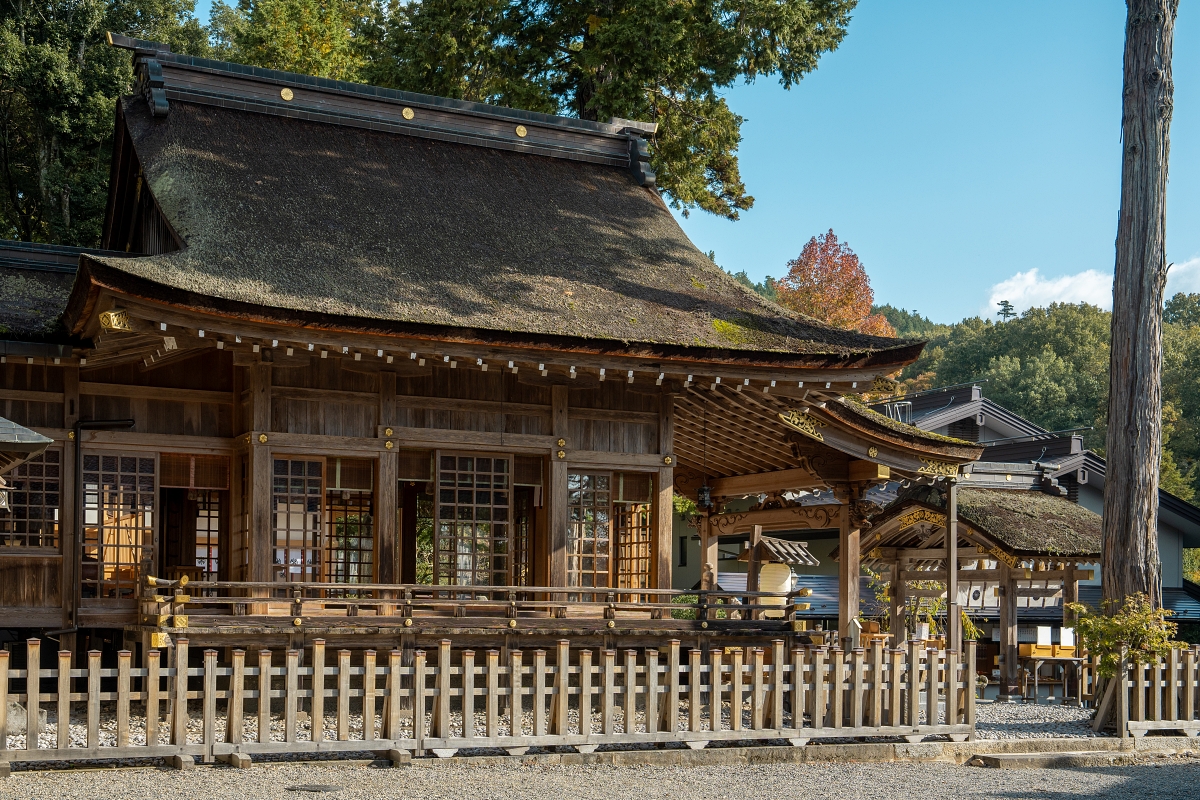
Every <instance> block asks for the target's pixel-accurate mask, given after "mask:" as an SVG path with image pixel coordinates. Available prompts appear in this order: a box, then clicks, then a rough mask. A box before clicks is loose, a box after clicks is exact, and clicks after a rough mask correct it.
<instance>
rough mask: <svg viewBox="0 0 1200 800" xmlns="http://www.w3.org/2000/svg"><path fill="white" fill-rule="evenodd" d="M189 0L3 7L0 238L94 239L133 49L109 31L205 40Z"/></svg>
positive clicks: (82, 0) (176, 41)
mask: <svg viewBox="0 0 1200 800" xmlns="http://www.w3.org/2000/svg"><path fill="white" fill-rule="evenodd" d="M192 9H193V5H192V3H191V2H189V1H188V0H110V2H103V1H102V0H70V1H68V0H35V1H34V2H21V3H12V2H8V3H4V4H3V5H0V181H2V182H3V186H2V187H0V224H3V228H4V229H3V231H2V232H0V236H3V237H4V238H10V239H21V240H24V241H41V242H56V243H62V244H72V245H96V244H98V243H99V240H100V229H101V226H102V224H103V218H104V209H105V205H106V203H107V199H108V172H109V156H110V152H111V140H112V133H113V125H114V110H115V107H116V105H115V104H116V99H117V97H119V96H120V95H122V94H124V93H127V92H128V91H129V90H130V87H131V81H132V72H131V70H130V67H129V54H128V53H126V52H124V51H120V50H116V49H114V48H112V47H109V46H108V45H107V44H106V41H105V33H106V31H110V30H111V31H117V32H119V33H127V34H129V35H131V36H136V37H138V38H144V39H157V40H159V41H164V42H168V43H170V44H171V46H172V48H174V49H175V50H177V51H178V52H196V51H197V49H203V48H205V47H207V41H206V40H207V34H206V33H205V32H204V30H203V29H202V28H201V26H200V25H199V23H198V22H197V21H196V19H195V18H194V17H193V16H192Z"/></svg>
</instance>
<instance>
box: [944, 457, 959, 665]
mask: <svg viewBox="0 0 1200 800" xmlns="http://www.w3.org/2000/svg"><path fill="white" fill-rule="evenodd" d="M948 483H949V485H948V486H947V487H946V538H945V546H946V647H947V648H948V649H950V650H961V649H962V609H961V608H960V607H959V605H958V483H956V482H955V481H954V480H953V479H951V480H950V481H948Z"/></svg>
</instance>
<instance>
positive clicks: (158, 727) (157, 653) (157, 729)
mask: <svg viewBox="0 0 1200 800" xmlns="http://www.w3.org/2000/svg"><path fill="white" fill-rule="evenodd" d="M161 705H162V651H161V650H158V649H157V648H154V649H151V650H150V652H148V653H146V745H147V746H148V747H153V746H155V745H157V744H158V739H159V736H161V735H162V724H161V722H162V716H161V715H160V713H159V710H160V708H161Z"/></svg>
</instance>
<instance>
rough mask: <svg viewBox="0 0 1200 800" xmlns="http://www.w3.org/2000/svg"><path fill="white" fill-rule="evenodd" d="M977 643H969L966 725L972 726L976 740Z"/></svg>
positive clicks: (972, 734)
mask: <svg viewBox="0 0 1200 800" xmlns="http://www.w3.org/2000/svg"><path fill="white" fill-rule="evenodd" d="M975 647H976V645H975V642H974V640H972V641H969V642H967V663H966V664H965V665H964V666H965V667H966V670H965V671H966V673H967V677H966V681H967V687H966V689H967V690H966V719H965V720H964V721H965V722H966V724H968V725H970V726H971V738H972V740H973V739H974V738H975Z"/></svg>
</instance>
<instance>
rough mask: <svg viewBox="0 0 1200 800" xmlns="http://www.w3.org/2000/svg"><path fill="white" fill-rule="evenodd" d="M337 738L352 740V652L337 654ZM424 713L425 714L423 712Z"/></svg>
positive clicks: (339, 652) (341, 651)
mask: <svg viewBox="0 0 1200 800" xmlns="http://www.w3.org/2000/svg"><path fill="white" fill-rule="evenodd" d="M337 671H338V673H337V738H338V741H339V742H345V741H347V740H349V739H350V651H349V650H346V649H344V648H343V649H341V650H338V652H337ZM422 713H424V712H422Z"/></svg>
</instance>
